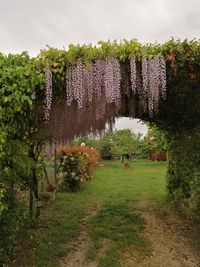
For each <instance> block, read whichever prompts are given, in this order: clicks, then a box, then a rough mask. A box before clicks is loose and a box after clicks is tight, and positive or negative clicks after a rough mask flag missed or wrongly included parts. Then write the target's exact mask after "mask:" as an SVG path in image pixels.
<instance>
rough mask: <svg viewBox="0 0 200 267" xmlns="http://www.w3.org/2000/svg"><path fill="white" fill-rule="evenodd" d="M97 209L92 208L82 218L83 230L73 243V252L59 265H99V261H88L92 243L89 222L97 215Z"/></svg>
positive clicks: (84, 266)
mask: <svg viewBox="0 0 200 267" xmlns="http://www.w3.org/2000/svg"><path fill="white" fill-rule="evenodd" d="M95 214H96V211H95V210H92V211H90V212H88V214H86V216H85V217H84V218H83V219H82V223H81V224H82V230H81V233H80V235H79V237H78V238H77V239H76V240H75V241H74V243H73V244H72V245H71V248H70V250H71V252H70V253H69V254H68V255H67V257H65V258H62V259H61V261H60V264H59V267H97V266H98V264H97V262H95V261H94V262H89V263H88V262H86V254H87V251H88V248H89V247H90V246H91V245H92V242H91V240H90V237H89V235H88V233H87V224H88V222H89V221H90V219H92V217H93V216H95Z"/></svg>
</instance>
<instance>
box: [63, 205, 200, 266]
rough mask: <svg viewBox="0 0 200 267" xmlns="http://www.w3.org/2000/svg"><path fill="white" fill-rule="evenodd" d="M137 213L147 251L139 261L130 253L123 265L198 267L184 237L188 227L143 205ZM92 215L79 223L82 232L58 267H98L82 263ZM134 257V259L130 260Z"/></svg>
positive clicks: (198, 258)
mask: <svg viewBox="0 0 200 267" xmlns="http://www.w3.org/2000/svg"><path fill="white" fill-rule="evenodd" d="M137 209H138V212H139V214H140V216H141V217H143V218H144V220H145V231H144V238H145V239H146V240H147V241H148V243H149V244H150V245H149V246H150V249H148V252H147V253H144V255H143V257H142V258H140V257H138V255H137V252H136V251H135V252H133V251H132V252H133V253H132V254H131V255H132V256H130V254H129V253H128V254H129V257H128V259H127V261H126V263H127V265H123V264H122V266H130V267H200V253H198V251H196V252H195V250H194V248H193V247H192V242H191V240H190V238H189V237H188V232H190V230H191V229H188V225H186V224H184V223H183V221H182V220H180V218H178V217H177V216H176V215H174V214H171V213H170V215H169V214H167V215H166V214H162V213H159V212H158V211H159V207H158V206H157V205H155V204H150V203H149V202H146V201H141V202H139V204H138V207H137ZM95 214H96V211H94V210H92V211H90V212H88V214H87V215H86V216H85V218H84V219H83V221H82V231H81V234H80V236H79V237H78V238H77V240H75V241H74V243H73V244H72V246H71V248H70V250H71V252H70V253H69V254H68V256H67V257H65V258H62V259H61V261H60V264H59V266H60V267H98V262H96V261H93V262H88V261H86V260H85V259H86V254H87V251H88V248H89V247H91V246H92V241H91V240H90V237H89V235H88V233H87V224H88V222H89V221H90V219H91V218H92V217H93V216H95ZM133 255H134V256H133Z"/></svg>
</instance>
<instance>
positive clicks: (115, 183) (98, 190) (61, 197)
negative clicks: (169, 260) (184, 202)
mask: <svg viewBox="0 0 200 267" xmlns="http://www.w3.org/2000/svg"><path fill="white" fill-rule="evenodd" d="M103 164H105V167H104V168H103V169H100V168H97V170H96V174H95V176H94V179H93V180H92V181H91V182H90V183H89V184H87V185H86V186H84V187H83V188H82V190H81V191H79V192H77V193H72V194H66V193H60V194H58V195H57V199H56V200H55V201H53V202H50V203H49V204H48V206H47V207H46V208H45V210H44V211H42V216H41V222H40V224H39V227H38V229H37V230H36V231H35V234H34V242H35V248H36V249H35V250H34V249H33V250H32V253H30V255H29V260H28V261H27V262H26V263H25V264H24V266H37V267H43V266H45V267H53V266H56V264H57V263H58V262H59V259H60V258H61V257H63V256H64V255H66V254H67V253H68V252H69V250H70V244H71V242H72V241H73V240H74V239H75V238H76V237H77V236H78V235H79V234H80V232H81V231H82V229H83V228H82V227H83V226H82V219H83V218H84V216H85V215H86V214H89V213H90V211H95V214H94V216H93V217H91V218H89V221H88V223H87V225H86V228H87V231H88V232H89V234H90V237H91V240H92V242H93V245H92V246H91V248H88V253H87V260H88V261H89V260H94V259H95V260H96V261H98V262H99V266H101V267H106V266H110V267H112V266H113V267H114V266H115V267H117V266H123V265H121V259H120V257H121V256H120V255H121V253H122V252H123V251H124V250H125V249H127V248H129V247H131V246H134V247H136V248H138V249H141V248H142V249H143V248H144V247H145V240H143V238H142V231H143V229H144V227H145V225H144V222H143V220H142V219H141V218H140V217H139V215H138V214H137V210H136V208H135V207H136V203H137V201H138V200H140V199H146V200H151V201H158V202H160V203H163V202H164V201H165V198H166V192H165V187H166V182H165V172H166V163H159V162H158V163H155V162H150V161H136V162H134V163H133V164H132V168H131V169H130V170H125V169H124V168H123V165H122V164H121V163H120V162H114V161H107V162H103ZM104 239H105V240H108V241H109V242H108V243H109V245H108V247H107V249H106V250H105V251H104V253H103V255H102V253H101V251H102V240H104ZM71 249H73V248H71ZM21 266H22V265H21Z"/></svg>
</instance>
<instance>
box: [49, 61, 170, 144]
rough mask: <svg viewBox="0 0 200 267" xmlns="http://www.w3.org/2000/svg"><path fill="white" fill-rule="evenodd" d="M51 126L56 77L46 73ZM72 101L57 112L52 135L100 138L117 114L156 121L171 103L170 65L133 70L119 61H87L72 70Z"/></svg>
mask: <svg viewBox="0 0 200 267" xmlns="http://www.w3.org/2000/svg"><path fill="white" fill-rule="evenodd" d="M45 79H46V97H45V110H44V113H45V120H46V121H48V120H49V116H50V115H49V114H50V110H51V102H52V73H51V70H50V69H49V68H46V69H45ZM65 90H66V98H63V99H62V100H61V101H60V102H59V103H58V104H57V105H55V106H54V107H53V108H54V110H53V112H51V120H50V121H49V122H50V124H51V125H49V124H48V125H49V126H48V127H49V128H48V129H47V130H48V131H49V132H54V134H53V135H54V136H57V138H58V139H60V140H63V142H64V141H65V140H69V139H72V138H73V137H74V136H75V135H82V134H85V133H89V132H93V133H99V132H100V131H102V130H104V129H105V124H106V123H109V125H110V128H112V124H113V123H114V118H115V117H116V116H117V114H125V116H130V117H138V116H139V117H140V115H141V114H146V115H148V116H150V117H152V116H153V115H154V114H156V112H157V111H158V108H159V101H160V99H161V98H162V99H164V98H165V97H166V63H165V59H164V58H163V57H161V56H155V57H154V58H152V59H151V60H148V59H147V58H146V57H143V58H142V60H141V61H137V60H136V58H135V57H132V58H131V59H130V69H129V68H127V65H126V64H125V62H122V63H121V64H120V62H119V61H118V60H117V59H116V58H113V57H111V58H107V59H106V60H103V59H96V60H95V61H93V63H92V64H90V65H87V64H85V62H84V61H83V60H82V59H78V60H77V61H76V62H75V63H74V64H71V65H68V66H67V67H66V84H65Z"/></svg>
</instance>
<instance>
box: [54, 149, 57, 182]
mask: <svg viewBox="0 0 200 267" xmlns="http://www.w3.org/2000/svg"><path fill="white" fill-rule="evenodd" d="M54 177H55V185H57V150H56V148H55V150H54Z"/></svg>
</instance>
